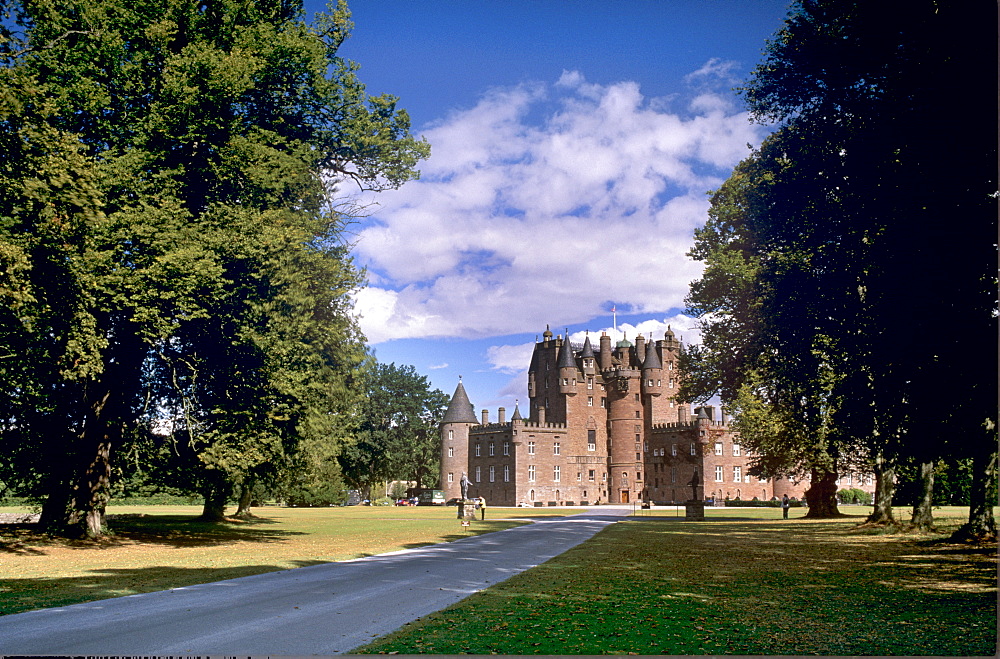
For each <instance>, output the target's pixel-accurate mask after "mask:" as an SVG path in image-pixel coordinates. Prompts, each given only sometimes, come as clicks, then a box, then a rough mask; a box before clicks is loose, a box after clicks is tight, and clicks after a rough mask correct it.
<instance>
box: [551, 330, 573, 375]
mask: <svg viewBox="0 0 1000 659" xmlns="http://www.w3.org/2000/svg"><path fill="white" fill-rule="evenodd" d="M556 368H576V359H575V358H574V357H573V346H572V345H571V344H570V342H569V334H568V333H567V334H566V338H565V340H563V344H562V347H561V348H559V363H558V364H556Z"/></svg>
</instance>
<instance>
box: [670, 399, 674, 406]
mask: <svg viewBox="0 0 1000 659" xmlns="http://www.w3.org/2000/svg"><path fill="white" fill-rule="evenodd" d="M673 406H674V399H673V398H671V399H670V407H673Z"/></svg>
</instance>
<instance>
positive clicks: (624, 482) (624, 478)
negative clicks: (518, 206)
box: [621, 471, 628, 485]
mask: <svg viewBox="0 0 1000 659" xmlns="http://www.w3.org/2000/svg"><path fill="white" fill-rule="evenodd" d="M621 483H622V485H628V472H627V471H623V472H622V480H621Z"/></svg>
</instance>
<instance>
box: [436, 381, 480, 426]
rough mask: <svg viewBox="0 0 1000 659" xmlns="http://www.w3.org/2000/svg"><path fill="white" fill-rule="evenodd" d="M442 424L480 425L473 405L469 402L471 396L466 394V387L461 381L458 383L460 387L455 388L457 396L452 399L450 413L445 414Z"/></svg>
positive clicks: (449, 407) (449, 406)
mask: <svg viewBox="0 0 1000 659" xmlns="http://www.w3.org/2000/svg"><path fill="white" fill-rule="evenodd" d="M441 423H479V419H477V418H476V413H475V412H474V411H473V409H472V403H471V402H469V395H468V394H467V393H465V387H464V386H462V381H461V380H459V381H458V386H457V387H455V395H453V396H452V397H451V403H450V404H449V405H448V411H447V412H445V413H444V418H443V419H441Z"/></svg>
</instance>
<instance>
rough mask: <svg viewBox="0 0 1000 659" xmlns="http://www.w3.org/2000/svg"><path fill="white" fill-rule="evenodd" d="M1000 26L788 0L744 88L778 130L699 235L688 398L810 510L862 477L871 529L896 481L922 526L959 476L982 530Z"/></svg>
mask: <svg viewBox="0 0 1000 659" xmlns="http://www.w3.org/2000/svg"><path fill="white" fill-rule="evenodd" d="M996 19H997V5H996V3H993V2H981V1H971V0H970V1H956V2H938V1H935V0H916V1H910V2H862V1H860V0H857V1H849V0H801V1H800V2H796V3H795V4H794V5H793V7H792V10H791V11H790V13H789V16H788V18H787V20H786V21H785V24H784V27H783V28H782V29H781V30H780V31H779V32H778V33H777V34H776V35H775V36H774V38H773V39H771V40H770V41H769V43H768V45H767V49H766V55H765V58H764V61H763V62H762V63H761V64H759V65H758V66H757V67H756V69H755V70H754V72H753V74H752V77H751V78H750V80H749V81H748V82H747V83H746V85H745V86H744V87H743V88H742V90H741V93H742V95H743V97H744V99H745V100H746V102H747V104H748V106H749V108H750V110H751V112H752V114H753V116H754V117H755V118H756V119H757V120H759V121H761V122H764V123H772V122H777V129H776V130H775V132H774V133H773V134H772V135H770V137H768V138H767V139H766V140H765V141H764V143H763V144H762V145H761V146H760V147H759V148H757V149H755V150H754V151H753V153H752V154H751V155H750V156H749V157H748V158H747V159H745V160H744V161H743V162H741V163H740V164H739V165H738V166H737V167H736V169H735V170H734V172H733V174H732V176H731V177H730V178H729V179H728V180H727V181H726V182H725V183H723V184H722V186H721V187H720V188H719V189H717V190H716V191H715V192H714V193H713V194H712V197H711V210H710V212H709V216H710V218H709V221H708V222H707V224H706V225H705V227H704V228H702V229H700V230H699V231H698V232H697V234H696V238H695V246H694V248H693V250H692V252H691V254H692V256H693V257H694V258H695V259H697V260H700V261H703V262H704V263H705V270H704V273H703V275H702V277H701V278H700V279H699V280H698V281H696V282H694V283H693V285H692V288H691V291H690V294H689V297H688V306H689V311H690V312H691V313H692V314H694V315H697V316H698V317H700V319H701V326H702V330H703V343H702V345H701V346H696V347H694V348H693V349H691V350H690V351H689V352H688V354H687V355H686V357H685V360H686V368H687V369H688V372H689V373H690V377H689V378H688V380H687V382H686V384H685V385H684V394H685V395H686V396H688V397H689V398H690V399H693V400H703V399H706V398H708V397H710V396H712V395H716V394H718V395H720V396H721V398H722V400H723V401H724V402H725V403H726V404H728V405H729V406H730V408H731V411H732V413H733V415H734V418H735V425H736V427H737V429H738V430H739V432H740V434H741V437H742V441H743V443H744V444H745V445H746V446H748V447H749V448H751V449H752V450H753V451H754V452H755V453H756V454H757V456H758V459H757V462H756V465H755V471H756V472H757V473H758V474H760V475H764V476H796V477H799V478H802V477H806V476H808V477H809V478H810V489H809V491H808V493H807V498H808V501H809V513H808V514H809V515H810V516H829V515H836V514H837V513H838V511H837V505H836V498H835V495H836V491H837V490H836V481H837V478H838V474H840V473H842V472H845V471H858V470H874V472H875V475H876V477H877V484H876V485H877V492H876V500H875V509H874V512H873V514H872V516H871V521H872V522H873V523H895V522H896V520H895V518H894V515H893V510H892V502H893V498H894V488H895V484H896V482H897V479H898V477H900V476H901V475H904V474H906V475H908V476H909V477H908V478H907V479H906V482H907V483H908V485H907V487H906V490H905V491H904V492H900V493H899V494H902V495H904V497H905V499H906V500H908V501H909V502H910V503H912V504H913V505H914V509H913V514H912V518H911V522H912V523H913V524H915V525H917V526H920V527H928V526H930V525H931V524H932V516H931V507H932V505H934V504H935V503H939V502H940V501H941V499H940V497H938V498H935V494H934V492H935V487H934V486H935V481H937V482H938V483H940V484H943V485H946V486H947V488H946V489H948V490H949V491H950V492H953V493H954V492H959V491H961V490H962V489H963V487H964V489H965V496H967V497H968V498H967V500H968V501H969V503H970V504H971V509H970V514H969V519H968V524H967V525H966V526H965V527H964V528H963V529H962V530H961V531H960V535H961V536H962V537H972V538H978V537H995V534H996V526H995V520H994V518H993V512H992V506H994V505H996V504H997V498H996V497H997V495H996V473H997V431H996V420H997V377H996V366H997V336H998V334H997V248H996V243H997V196H998V194H997V190H998V186H997V96H996V80H997V60H996V45H997V34H996V24H997V20H996ZM970 76H971V77H970ZM945 465H950V469H949V470H947V471H942V467H943V466H945ZM963 472H964V473H963ZM963 476H964V478H963ZM942 479H943V480H944V482H943V483H942ZM960 481H961V482H964V483H966V484H967V485H966V486H963V485H961V482H960ZM914 483H916V486H914V485H912V484H914ZM955 496H962V494H961V493H959V494H957V495H955Z"/></svg>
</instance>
